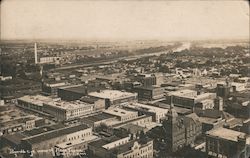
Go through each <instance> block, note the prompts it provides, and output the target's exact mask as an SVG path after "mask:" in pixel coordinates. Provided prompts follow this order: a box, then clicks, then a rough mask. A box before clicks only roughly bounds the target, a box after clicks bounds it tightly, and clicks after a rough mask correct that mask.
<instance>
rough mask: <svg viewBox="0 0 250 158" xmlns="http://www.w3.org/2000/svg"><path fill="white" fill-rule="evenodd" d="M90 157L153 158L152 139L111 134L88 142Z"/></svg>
mask: <svg viewBox="0 0 250 158" xmlns="http://www.w3.org/2000/svg"><path fill="white" fill-rule="evenodd" d="M88 153H89V157H90V158H111V157H112V158H130V157H133V158H144V157H147V158H153V140H150V139H135V140H131V138H130V137H125V138H119V137H116V136H111V137H110V138H103V139H100V140H98V141H95V142H91V143H90V144H89V150H88Z"/></svg>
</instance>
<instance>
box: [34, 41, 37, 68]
mask: <svg viewBox="0 0 250 158" xmlns="http://www.w3.org/2000/svg"><path fill="white" fill-rule="evenodd" d="M34 55H35V64H37V63H38V62H37V45H36V43H35V45H34Z"/></svg>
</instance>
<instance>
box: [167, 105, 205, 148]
mask: <svg viewBox="0 0 250 158" xmlns="http://www.w3.org/2000/svg"><path fill="white" fill-rule="evenodd" d="M166 116H167V119H165V120H163V122H162V128H163V129H164V131H165V140H166V143H167V149H166V150H169V151H170V152H177V151H178V150H179V149H181V148H183V147H184V146H187V145H192V144H194V141H195V139H196V138H197V137H198V136H200V135H201V133H202V124H201V122H200V121H199V117H198V116H197V115H196V114H195V113H191V114H189V115H186V116H178V114H177V112H176V111H175V109H174V107H173V105H171V106H170V109H169V112H168V114H167V115H166Z"/></svg>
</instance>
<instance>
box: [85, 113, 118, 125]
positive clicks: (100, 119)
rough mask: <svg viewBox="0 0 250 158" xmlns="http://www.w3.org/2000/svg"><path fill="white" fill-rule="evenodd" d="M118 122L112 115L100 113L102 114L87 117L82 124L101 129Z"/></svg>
mask: <svg viewBox="0 0 250 158" xmlns="http://www.w3.org/2000/svg"><path fill="white" fill-rule="evenodd" d="M116 120H117V118H116V117H115V116H113V115H110V114H107V113H100V114H96V115H91V116H88V117H85V118H83V119H81V122H83V123H85V124H87V125H89V126H90V127H92V128H93V129H95V128H96V127H99V126H100V125H102V124H106V123H108V122H115V121H116Z"/></svg>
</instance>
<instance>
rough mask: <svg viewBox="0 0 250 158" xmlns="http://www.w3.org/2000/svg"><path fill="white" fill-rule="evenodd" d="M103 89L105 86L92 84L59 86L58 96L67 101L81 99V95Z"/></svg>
mask: <svg viewBox="0 0 250 158" xmlns="http://www.w3.org/2000/svg"><path fill="white" fill-rule="evenodd" d="M101 89H104V87H103V86H98V85H91V84H88V85H82V84H80V85H70V86H66V87H60V88H58V97H60V98H61V99H62V100H66V101H73V100H79V99H80V98H81V97H83V96H86V95H88V93H90V92H95V91H99V90H101Z"/></svg>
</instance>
